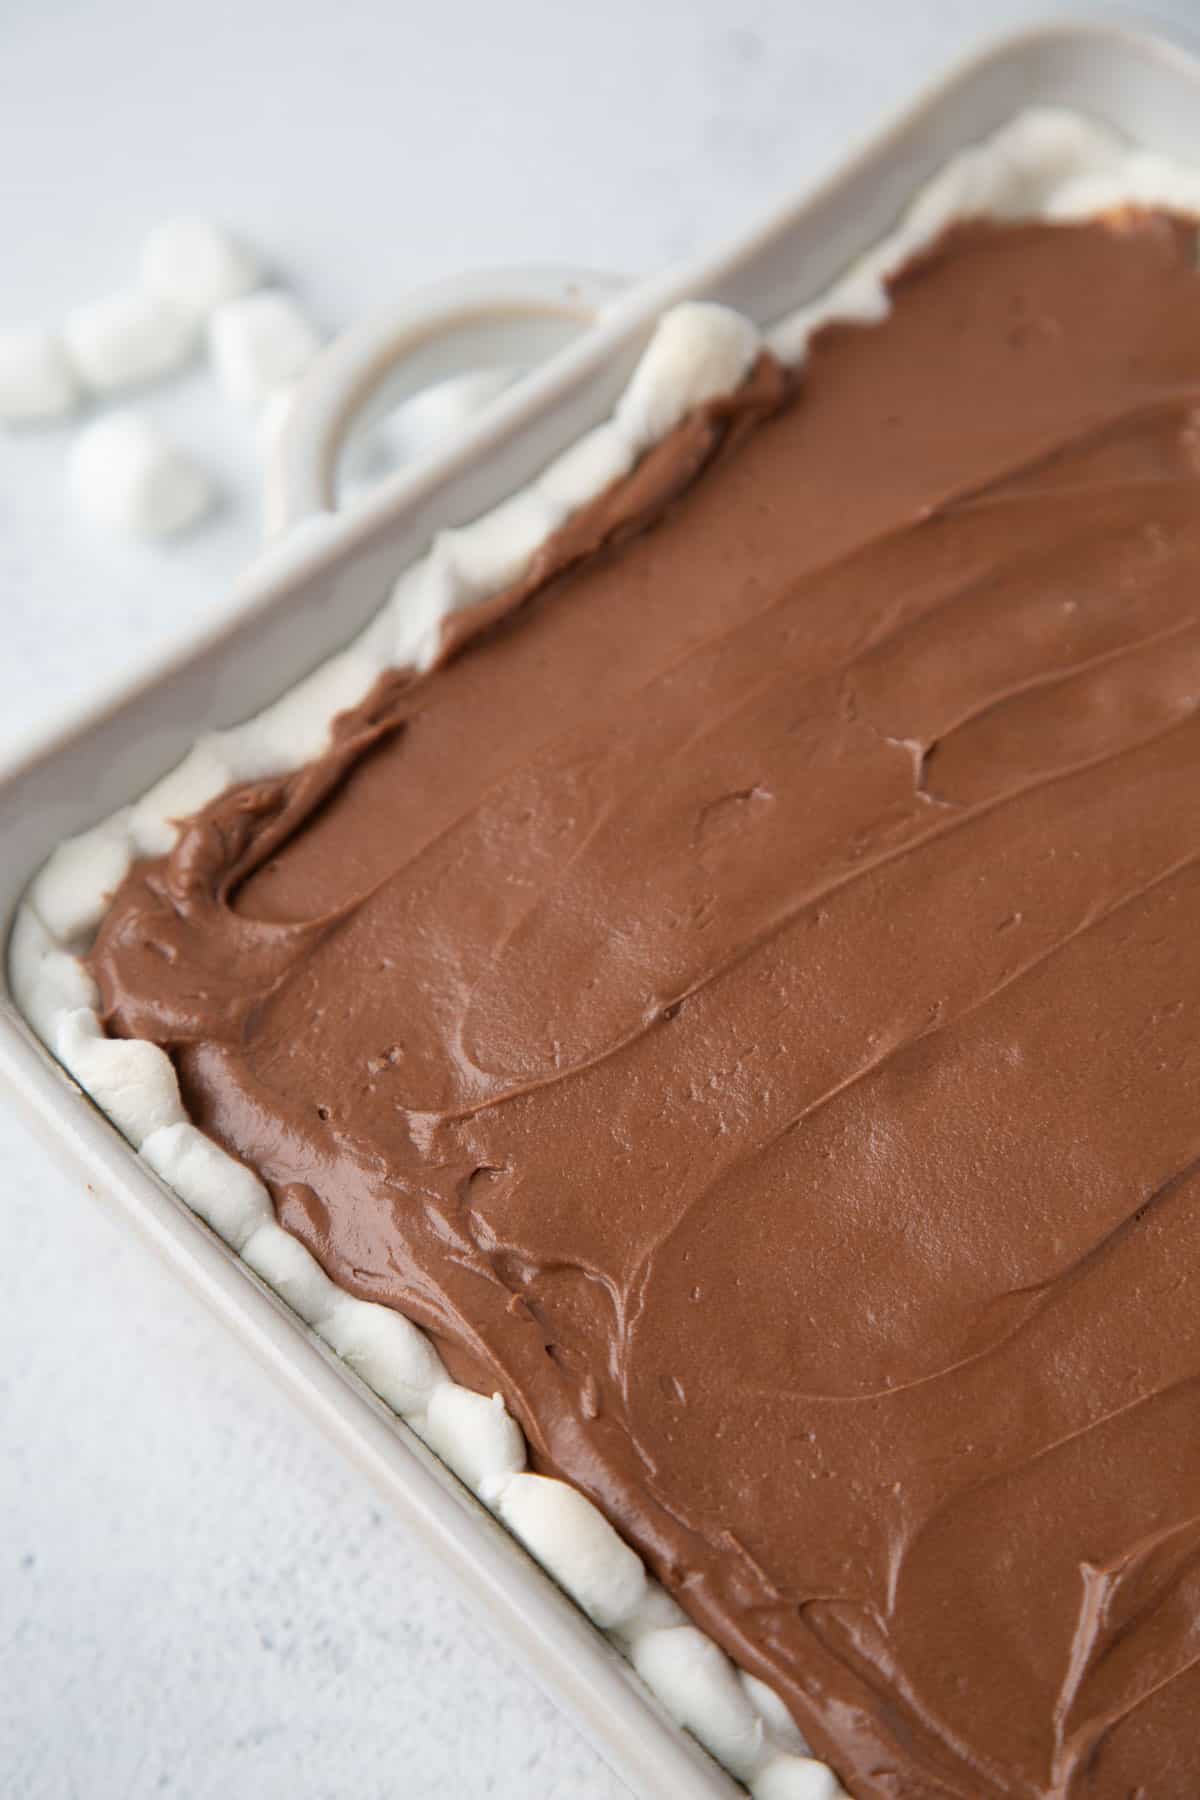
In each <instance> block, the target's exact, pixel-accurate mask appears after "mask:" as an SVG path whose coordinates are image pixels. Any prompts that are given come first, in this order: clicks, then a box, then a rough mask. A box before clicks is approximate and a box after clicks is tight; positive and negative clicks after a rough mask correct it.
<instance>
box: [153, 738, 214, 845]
mask: <svg viewBox="0 0 1200 1800" xmlns="http://www.w3.org/2000/svg"><path fill="white" fill-rule="evenodd" d="M232 781H233V774H232V771H231V769H230V767H229V764H228V762H227V761H226V760H225V758H224V757H223V756H222V755H221V751H220V746H219V743H218V740H217V738H216V736H215V735H212V734H210V735H209V736H208V737H203V738H199V739H198V740H197V741H196V743H195V744H193V745H192V748H191V749H190V750H189V751H188V754H187V755H186V756H185V757H184V759H183V761H182V762H181V763H177V764H176V766H175V767H174V768H173V769H172V770H170V772H169V773H168V774H166V775H164V776H163V777H162V779H161V780H160V781H156V782H155V784H154V786H153V787H152V788H149V789H148V790H147V792H146V793H144V794H143V795H142V797H141V799H140V800H139V801H138V802H137V805H136V806H135V807H134V808H133V811H132V812H131V814H130V816H129V832H130V837H131V838H132V840H133V846H134V849H135V850H136V852H137V854H138V855H139V856H165V855H166V854H167V853H168V851H170V850H171V849H173V848H174V845H175V839H176V837H177V836H178V835H179V834H178V830H177V827H176V823H175V821H176V820H177V819H186V818H190V816H191V815H192V813H196V812H199V811H200V809H201V807H204V806H207V805H208V803H209V801H210V800H215V799H216V797H217V795H218V794H220V793H223V792H224V790H225V789H226V788H227V787H229V786H230V785H231V784H232Z"/></svg>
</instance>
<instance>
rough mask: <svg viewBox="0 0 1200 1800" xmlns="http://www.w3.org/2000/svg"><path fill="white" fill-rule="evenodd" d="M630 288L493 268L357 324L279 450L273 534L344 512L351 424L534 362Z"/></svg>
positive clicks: (296, 407)
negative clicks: (448, 386)
mask: <svg viewBox="0 0 1200 1800" xmlns="http://www.w3.org/2000/svg"><path fill="white" fill-rule="evenodd" d="M625 286H626V283H625V281H624V280H623V279H621V278H619V277H616V276H611V275H600V274H596V273H593V272H591V271H588V270H581V269H569V268H557V267H556V268H529V269H503V270H494V271H489V272H486V273H481V274H477V275H465V276H458V277H456V278H455V279H453V280H450V281H442V282H437V283H435V284H434V285H432V286H430V287H426V288H422V289H419V290H418V291H417V292H416V293H414V294H413V295H411V296H410V297H409V298H408V299H407V300H405V301H404V302H403V303H402V304H400V305H399V306H397V307H395V308H393V309H392V310H391V311H390V312H387V313H384V314H382V315H380V316H379V317H377V318H374V319H368V320H364V321H363V323H362V324H359V325H355V326H352V327H351V328H350V330H348V331H346V332H344V333H343V334H342V335H341V336H340V337H338V338H335V339H334V341H333V342H332V343H331V344H330V345H329V346H328V347H327V348H326V349H325V350H324V351H322V353H321V355H320V356H319V357H318V358H317V360H316V361H315V363H314V364H313V365H312V368H311V370H310V371H309V373H308V374H307V375H306V376H305V378H304V380H303V381H302V382H301V384H300V386H299V388H298V389H297V391H296V395H295V398H294V400H293V401H292V403H291V406H290V408H289V410H288V414H287V418H286V422H285V423H284V425H283V427H282V429H281V430H280V431H279V432H278V434H277V436H276V438H275V442H274V444H273V445H272V446H271V449H270V451H269V453H268V457H267V465H266V469H265V474H264V480H265V486H266V494H265V513H266V528H267V533H268V535H269V536H271V537H274V536H276V535H277V534H279V533H281V532H284V531H287V530H290V529H291V527H292V526H294V525H296V524H298V523H299V522H300V521H301V520H302V519H305V518H307V517H309V516H310V515H311V514H313V513H318V512H329V511H332V510H333V509H334V508H335V507H336V504H337V465H338V458H339V455H340V452H341V449H342V446H343V445H344V444H345V442H346V439H347V437H348V436H349V435H350V432H351V430H352V428H354V429H361V428H363V427H364V426H366V425H367V424H369V423H370V422H371V421H372V419H377V418H380V417H382V416H383V415H384V414H385V413H387V412H389V411H390V410H391V409H392V408H394V407H395V406H397V405H398V404H399V403H400V402H401V401H403V400H406V399H408V398H409V397H410V396H412V395H414V394H416V393H419V392H420V391H422V390H423V389H426V388H429V387H431V386H434V385H436V384H437V383H439V382H443V381H446V380H447V379H448V378H449V377H452V376H462V375H464V374H466V373H468V372H473V373H477V372H479V371H486V370H493V371H501V372H506V373H507V374H508V375H510V376H511V374H512V373H513V372H519V371H523V370H527V369H529V368H530V367H532V366H533V365H534V364H535V363H538V362H542V361H544V360H545V358H546V357H548V356H551V355H553V354H554V352H555V351H556V350H560V349H562V348H563V347H564V346H565V345H566V344H568V343H569V342H570V341H571V339H572V338H574V337H576V336H577V335H578V334H579V332H580V331H581V330H583V329H585V328H586V327H587V326H588V325H590V324H592V323H593V322H594V321H595V319H596V318H597V317H598V316H599V314H600V313H601V312H602V311H603V309H604V308H605V306H607V305H609V304H610V303H611V302H612V301H613V300H615V299H616V298H617V296H618V295H619V294H620V293H621V292H622V291H623V289H624V288H625ZM504 384H505V383H504V379H503V373H502V375H501V377H500V379H499V380H497V381H493V382H488V381H487V380H486V379H483V380H481V382H480V383H479V385H478V389H477V396H478V404H479V405H483V404H486V403H487V401H488V400H489V399H493V398H495V396H496V394H497V393H498V391H499V388H500V386H501V385H504ZM471 410H472V407H471V405H470V404H468V405H466V406H465V407H464V414H467V413H469V412H470V411H471Z"/></svg>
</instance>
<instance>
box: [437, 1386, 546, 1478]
mask: <svg viewBox="0 0 1200 1800" xmlns="http://www.w3.org/2000/svg"><path fill="white" fill-rule="evenodd" d="M421 1436H422V1437H423V1438H424V1440H425V1442H426V1443H427V1444H428V1445H429V1448H430V1449H431V1450H432V1451H433V1452H434V1454H435V1456H440V1457H441V1459H442V1461H443V1462H444V1463H446V1464H447V1465H448V1466H449V1467H450V1468H451V1469H453V1470H454V1473H455V1474H456V1475H457V1476H458V1478H459V1480H460V1481H463V1482H465V1483H466V1485H467V1486H468V1487H469V1488H470V1489H471V1491H472V1492H473V1493H476V1494H478V1495H479V1497H480V1499H482V1500H484V1501H486V1502H489V1503H490V1502H491V1501H494V1500H495V1498H496V1497H497V1496H498V1494H499V1492H500V1490H501V1488H502V1487H503V1484H504V1483H505V1482H506V1481H507V1480H508V1478H509V1476H511V1475H518V1474H520V1472H521V1470H522V1469H523V1468H524V1467H525V1439H524V1437H523V1436H522V1435H521V1428H520V1426H519V1425H518V1424H517V1422H516V1420H515V1419H513V1418H510V1416H509V1414H508V1413H507V1411H506V1410H505V1406H504V1401H503V1400H502V1399H501V1397H500V1395H499V1394H493V1395H492V1397H491V1399H490V1400H489V1399H488V1398H487V1397H486V1396H485V1395H484V1394H473V1393H472V1392H471V1391H470V1389H469V1388H460V1387H456V1386H455V1385H454V1383H453V1382H451V1381H447V1382H444V1383H443V1384H442V1386H441V1387H439V1388H437V1389H436V1390H435V1392H434V1395H433V1398H432V1399H431V1400H430V1402H429V1413H428V1416H427V1417H426V1420H425V1423H424V1425H423V1427H422V1430H421Z"/></svg>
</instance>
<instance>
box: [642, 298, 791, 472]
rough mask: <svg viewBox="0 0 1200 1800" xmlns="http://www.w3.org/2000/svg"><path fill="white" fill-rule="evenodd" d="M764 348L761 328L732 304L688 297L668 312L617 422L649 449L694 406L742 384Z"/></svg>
mask: <svg viewBox="0 0 1200 1800" xmlns="http://www.w3.org/2000/svg"><path fill="white" fill-rule="evenodd" d="M761 347H762V340H761V338H760V336H759V333H758V331H757V330H756V328H755V327H754V326H753V325H752V324H751V322H750V320H749V319H747V318H746V317H745V316H744V315H743V314H742V313H739V312H734V311H733V310H732V309H731V308H730V307H728V306H713V305H711V304H709V303H708V302H706V301H701V300H688V301H685V302H684V303H683V304H682V305H680V306H673V307H672V308H671V310H670V312H668V313H664V314H663V316H662V318H661V319H660V320H659V322H658V324H657V326H656V327H655V331H654V336H653V337H652V338H651V339H650V342H649V344H648V345H647V346H646V349H645V350H644V351H643V353H642V359H641V361H640V362H639V363H638V366H637V368H636V369H635V370H634V372H633V375H632V377H631V379H630V382H629V386H628V387H627V388H626V389H625V392H624V393H623V394H622V395H621V398H620V400H619V401H618V403H617V410H616V415H615V416H616V422H617V424H618V425H619V426H620V427H621V429H622V431H624V432H625V433H627V435H628V436H629V438H630V440H631V442H632V444H633V446H634V448H635V449H636V450H638V451H641V450H644V449H646V448H648V447H649V445H651V444H655V443H657V442H658V441H659V440H660V439H661V438H664V437H666V435H667V433H668V432H669V431H671V430H673V429H674V427H675V426H676V425H678V424H679V422H680V420H681V419H683V418H684V417H685V416H686V415H687V414H688V413H689V412H691V411H692V409H693V407H697V406H702V405H703V404H704V402H705V401H706V400H714V399H716V398H717V396H718V395H720V394H730V393H732V392H733V390H734V389H735V388H736V387H737V386H738V385H739V384H740V382H741V381H742V379H743V377H744V376H745V375H746V373H747V371H748V370H749V368H750V365H751V363H752V362H753V361H754V359H755V357H756V356H757V355H758V352H759V350H760V349H761Z"/></svg>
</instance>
